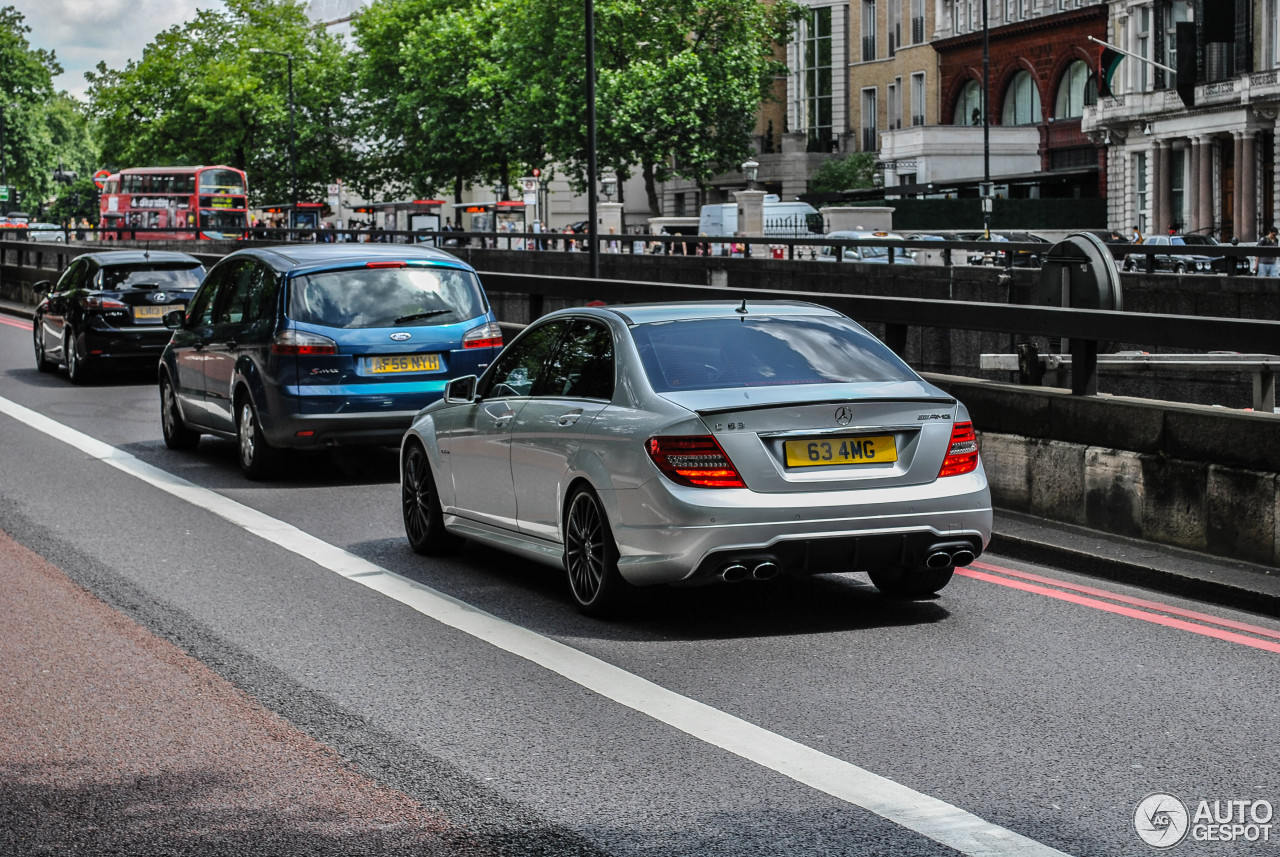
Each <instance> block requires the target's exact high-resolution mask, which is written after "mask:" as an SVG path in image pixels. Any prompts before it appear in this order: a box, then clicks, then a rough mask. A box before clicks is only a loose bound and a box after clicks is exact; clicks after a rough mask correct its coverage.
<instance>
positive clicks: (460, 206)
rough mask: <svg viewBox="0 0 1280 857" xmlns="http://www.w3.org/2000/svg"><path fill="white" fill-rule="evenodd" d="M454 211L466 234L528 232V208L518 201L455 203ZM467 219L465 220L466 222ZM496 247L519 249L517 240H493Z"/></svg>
mask: <svg viewBox="0 0 1280 857" xmlns="http://www.w3.org/2000/svg"><path fill="white" fill-rule="evenodd" d="M453 207H454V209H455V211H457V213H458V219H459V220H460V221H462V228H463V231H464V232H493V233H498V234H499V235H500V233H503V232H509V233H510V232H515V233H520V232H527V231H528V225H527V223H526V221H525V217H526V212H527V210H528V209H527V208H526V206H525V204H524V203H523V202H521V201H518V200H506V199H503V200H498V201H496V202H464V203H455V204H454V206H453ZM464 218H465V220H464ZM492 240H494V241H495V245H496V246H498V247H501V248H503V249H518V248H517V247H515V246H514V245H515V243H516V239H503V238H501V237H498V238H495V239H492Z"/></svg>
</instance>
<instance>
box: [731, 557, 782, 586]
mask: <svg viewBox="0 0 1280 857" xmlns="http://www.w3.org/2000/svg"><path fill="white" fill-rule="evenodd" d="M748 562H750V561H748ZM781 573H782V569H781V568H780V567H779V566H778V564H777V563H776V562H774V561H773V560H761V561H759V562H756V563H753V564H751V565H747V564H744V563H741V562H731V563H729V564H728V565H726V566H725V567H724V568H722V569H720V579H721V580H723V581H724V582H726V583H738V582H740V581H743V580H772V579H773V578H775V577H777V576H778V575H779V574H781Z"/></svg>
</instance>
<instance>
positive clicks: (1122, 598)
mask: <svg viewBox="0 0 1280 857" xmlns="http://www.w3.org/2000/svg"><path fill="white" fill-rule="evenodd" d="M973 567H974V568H981V569H985V570H986V571H994V572H996V573H997V574H1007V575H1009V576H1011V577H1020V578H1022V579H1023V580H1031V581H1035V582H1036V583H1045V584H1048V585H1049V586H1056V587H1058V588H1059V589H1074V590H1075V591H1076V592H1083V593H1085V594H1086V595H1096V596H1098V597H1099V598H1106V599H1108V600H1110V601H1119V602H1121V603H1124V604H1131V605H1133V606H1134V607H1145V608H1146V609H1148V610H1158V611H1159V612H1161V613H1168V614H1170V615H1172V616H1181V617H1183V618H1184V619H1195V620H1196V621H1199V622H1208V623H1209V624H1211V625H1221V626H1222V627H1224V628H1234V629H1235V630H1237V631H1244V632H1246V633H1249V634H1257V635H1258V636H1260V637H1274V638H1276V639H1277V640H1280V631H1273V630H1271V629H1270V628H1262V627H1259V626H1257V625H1250V624H1249V623H1247V622H1237V621H1235V620H1234V619H1223V618H1221V617H1218V616H1210V615H1209V614H1208V613H1197V612H1196V611H1195V610H1186V609H1183V608H1181V607H1174V606H1172V605H1170V604H1163V603H1161V602H1159V601H1148V600H1146V599H1145V598H1134V597H1133V596H1131V595H1120V594H1119V593H1116V592H1108V591H1107V590H1105V589H1097V588H1095V587H1092V586H1082V585H1081V584H1078V583H1067V582H1066V581H1065V580H1055V579H1054V578H1052V577H1042V576H1041V575H1038V574H1031V573H1030V572H1027V571H1014V570H1013V569H1012V568H1003V567H1001V566H998V565H990V564H989V563H985V562H975V563H973Z"/></svg>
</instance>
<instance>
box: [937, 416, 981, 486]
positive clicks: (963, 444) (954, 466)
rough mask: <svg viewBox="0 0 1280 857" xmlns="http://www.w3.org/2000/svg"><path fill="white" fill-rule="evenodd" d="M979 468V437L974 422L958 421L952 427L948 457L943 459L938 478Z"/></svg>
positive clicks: (957, 474)
mask: <svg viewBox="0 0 1280 857" xmlns="http://www.w3.org/2000/svg"><path fill="white" fill-rule="evenodd" d="M977 469H978V438H977V436H976V435H975V434H974V433H973V423H956V424H955V425H954V426H952V428H951V442H950V444H949V445H948V446H947V457H946V458H944V459H942V469H941V470H939V471H938V478H939V479H941V478H942V477H944V476H959V475H960V474H962V473H971V472H972V471H974V470H977Z"/></svg>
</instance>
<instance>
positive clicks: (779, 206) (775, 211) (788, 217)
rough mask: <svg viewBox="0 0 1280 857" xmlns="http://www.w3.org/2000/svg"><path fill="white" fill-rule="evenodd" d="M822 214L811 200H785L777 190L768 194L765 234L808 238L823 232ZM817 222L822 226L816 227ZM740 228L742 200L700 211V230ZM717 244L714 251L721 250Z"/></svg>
mask: <svg viewBox="0 0 1280 857" xmlns="http://www.w3.org/2000/svg"><path fill="white" fill-rule="evenodd" d="M820 217H821V215H819V214H818V209H816V208H814V207H813V206H812V205H810V204H809V203H807V202H783V201H782V200H781V199H779V197H778V195H777V194H776V193H771V194H768V195H766V196H765V198H764V234H765V235H771V236H774V237H777V238H804V237H805V236H808V235H813V234H819V235H820V234H822V228H821V227H822V224H821V223H820ZM813 226H817V227H818V229H816V230H815V229H813V228H812V227H813ZM737 231H738V204H737V203H736V202H722V203H717V204H714V205H704V206H702V210H701V211H700V212H699V213H698V234H699V235H710V236H712V237H724V236H730V235H733V234H734V233H736V232H737ZM722 246H723V245H717V247H716V249H715V250H713V251H712V252H714V253H717V254H719V252H720V249H719V248H720V247H722Z"/></svg>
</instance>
